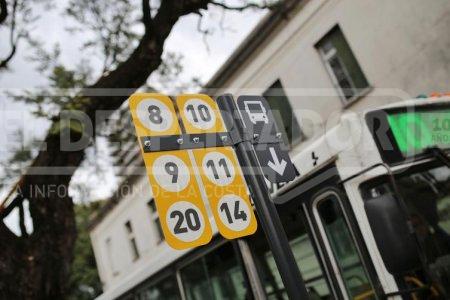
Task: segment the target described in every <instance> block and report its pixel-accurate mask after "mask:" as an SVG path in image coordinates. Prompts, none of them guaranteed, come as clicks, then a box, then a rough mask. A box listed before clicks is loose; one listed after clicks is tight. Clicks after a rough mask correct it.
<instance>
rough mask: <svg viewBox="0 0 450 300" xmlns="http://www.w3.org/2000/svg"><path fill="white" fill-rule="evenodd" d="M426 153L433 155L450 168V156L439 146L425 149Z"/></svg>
mask: <svg viewBox="0 0 450 300" xmlns="http://www.w3.org/2000/svg"><path fill="white" fill-rule="evenodd" d="M425 153H428V154H431V155H433V156H434V157H435V158H436V159H438V160H440V161H441V162H442V163H444V164H445V165H446V166H447V167H448V168H450V158H449V157H448V156H447V154H445V151H444V150H443V149H442V148H440V147H438V146H433V147H429V148H427V149H425Z"/></svg>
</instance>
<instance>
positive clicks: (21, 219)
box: [19, 201, 28, 237]
mask: <svg viewBox="0 0 450 300" xmlns="http://www.w3.org/2000/svg"><path fill="white" fill-rule="evenodd" d="M19 228H20V232H21V234H22V236H23V237H26V236H27V235H28V232H27V227H26V226H25V211H24V208H23V201H22V203H20V205H19Z"/></svg>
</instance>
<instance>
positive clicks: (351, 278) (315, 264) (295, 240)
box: [247, 166, 380, 300]
mask: <svg viewBox="0 0 450 300" xmlns="http://www.w3.org/2000/svg"><path fill="white" fill-rule="evenodd" d="M324 174H325V176H323V175H324ZM338 181H339V177H338V176H337V171H336V168H335V167H334V166H330V167H329V168H327V169H326V170H323V171H322V172H321V173H320V174H318V175H315V176H314V177H313V178H311V179H310V180H308V181H307V182H304V183H303V184H300V185H299V186H296V187H294V188H292V189H291V190H289V191H288V192H286V193H284V194H283V195H281V196H279V197H277V198H275V203H276V204H277V210H278V213H279V215H280V218H281V221H282V223H283V227H284V230H285V232H286V234H287V236H288V239H289V243H290V245H291V248H292V251H293V253H294V256H295V258H296V261H297V264H298V266H299V269H300V272H301V274H302V277H303V280H304V282H305V284H306V287H307V289H308V291H309V295H310V299H313V300H319V299H326V300H328V299H357V300H363V299H376V298H377V295H379V294H380V293H379V292H378V291H376V289H374V288H373V286H374V284H373V282H376V279H374V278H372V277H373V276H371V275H373V274H374V271H373V267H371V265H370V264H366V263H365V262H363V261H366V260H367V259H364V260H363V259H362V258H361V257H362V254H361V253H364V255H365V253H366V252H364V251H360V246H359V243H357V242H356V241H355V235H354V233H353V231H354V229H353V227H351V226H349V225H348V221H347V215H348V214H349V213H348V212H347V208H342V207H343V206H341V205H340V202H342V201H343V200H342V199H341V198H345V197H342V196H338V194H340V193H341V191H338V190H337V187H336V186H337V182H338ZM321 190H322V191H325V192H323V193H321V192H320V191H321ZM330 190H332V191H333V193H330V192H328V191H330ZM344 201H346V200H344ZM358 238H360V237H358ZM361 240H362V239H361ZM247 241H248V244H249V246H250V248H251V252H252V254H253V256H254V261H255V264H256V268H257V270H258V273H259V276H260V280H261V283H262V286H263V287H264V289H265V292H266V295H267V298H268V299H277V300H278V299H288V298H287V295H286V292H285V289H284V286H283V283H282V281H281V278H280V275H279V273H278V270H277V268H276V264H275V261H274V259H273V256H272V253H271V252H270V249H269V246H268V243H267V240H266V239H265V237H264V234H263V233H262V232H261V231H260V230H258V232H257V233H256V234H255V235H253V236H251V237H248V238H247ZM367 265H369V267H367Z"/></svg>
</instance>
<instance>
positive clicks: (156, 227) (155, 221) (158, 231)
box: [148, 199, 164, 244]
mask: <svg viewBox="0 0 450 300" xmlns="http://www.w3.org/2000/svg"><path fill="white" fill-rule="evenodd" d="M148 207H149V209H150V219H151V221H152V225H153V231H154V232H155V236H156V244H160V243H162V242H163V241H164V234H163V231H162V228H161V223H160V222H159V215H158V212H157V211H156V205H155V201H154V200H153V199H152V200H150V201H149V202H148Z"/></svg>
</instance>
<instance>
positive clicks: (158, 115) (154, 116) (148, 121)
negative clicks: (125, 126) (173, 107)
mask: <svg viewBox="0 0 450 300" xmlns="http://www.w3.org/2000/svg"><path fill="white" fill-rule="evenodd" d="M136 114H137V117H138V119H139V121H141V123H142V124H143V125H144V126H145V127H146V128H148V129H150V130H152V131H158V132H162V131H166V130H169V129H170V127H172V124H173V116H172V112H171V111H170V109H169V107H167V105H166V104H164V103H163V102H161V101H159V100H156V99H145V100H142V101H141V102H139V104H138V106H137V108H136Z"/></svg>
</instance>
